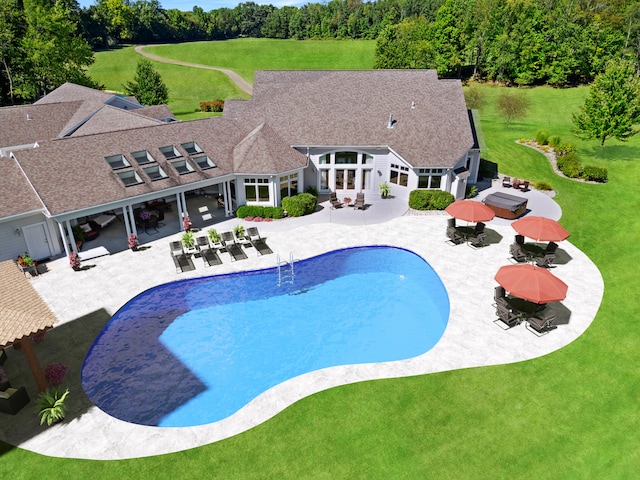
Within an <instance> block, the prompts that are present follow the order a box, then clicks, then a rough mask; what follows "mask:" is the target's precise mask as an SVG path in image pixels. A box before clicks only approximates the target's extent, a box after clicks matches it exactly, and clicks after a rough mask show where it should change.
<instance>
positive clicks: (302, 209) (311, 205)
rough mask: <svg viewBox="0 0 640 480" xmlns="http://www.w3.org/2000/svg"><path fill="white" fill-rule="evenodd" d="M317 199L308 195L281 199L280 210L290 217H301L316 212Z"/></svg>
mask: <svg viewBox="0 0 640 480" xmlns="http://www.w3.org/2000/svg"><path fill="white" fill-rule="evenodd" d="M317 202H318V199H317V198H316V197H314V196H313V195H311V194H310V193H299V194H298V195H295V196H293V197H285V198H283V199H282V208H284V209H285V210H286V211H287V214H288V215H289V216H290V217H301V216H302V215H307V214H309V213H313V212H314V211H315V210H316V204H317Z"/></svg>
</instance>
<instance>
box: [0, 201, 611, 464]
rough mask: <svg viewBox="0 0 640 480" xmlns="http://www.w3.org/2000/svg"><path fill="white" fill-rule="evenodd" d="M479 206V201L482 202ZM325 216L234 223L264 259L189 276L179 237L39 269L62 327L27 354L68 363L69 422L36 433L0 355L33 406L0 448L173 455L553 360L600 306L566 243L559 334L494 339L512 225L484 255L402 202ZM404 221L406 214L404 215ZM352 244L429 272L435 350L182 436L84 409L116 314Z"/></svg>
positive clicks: (359, 368) (307, 385)
mask: <svg viewBox="0 0 640 480" xmlns="http://www.w3.org/2000/svg"><path fill="white" fill-rule="evenodd" d="M482 194H483V195H482V196H484V195H486V194H488V192H486V191H485V192H482ZM524 195H526V196H527V197H528V198H529V208H530V209H531V212H530V214H536V215H545V216H549V217H552V218H560V215H561V211H560V209H559V207H558V206H557V205H556V204H555V202H553V201H552V200H551V199H550V198H549V197H548V196H545V195H544V194H542V193H540V192H535V191H532V192H528V193H527V194H524ZM323 206H324V207H325V208H324V209H323V210H322V211H321V212H318V213H317V214H313V215H311V216H308V217H304V218H300V219H288V220H282V221H277V222H271V223H252V222H244V224H245V225H247V226H257V227H258V228H259V230H260V233H261V234H262V235H263V236H264V237H266V238H267V243H268V244H269V246H270V247H271V248H272V249H273V251H274V252H275V254H274V255H265V256H257V253H256V252H255V250H254V249H253V248H248V249H247V254H248V256H249V258H248V259H247V260H242V261H238V262H233V263H232V262H231V261H230V259H229V256H228V254H222V256H221V258H222V259H223V264H222V265H219V266H216V267H209V268H204V266H203V263H202V261H201V259H199V258H196V259H195V261H194V264H195V265H196V269H195V270H193V271H190V272H185V273H182V274H176V271H175V267H174V265H173V262H172V261H171V258H170V254H169V242H170V241H173V240H177V239H178V238H179V236H180V235H179V234H174V235H172V236H169V237H164V238H161V239H158V240H155V241H153V242H150V243H149V244H146V245H145V246H147V247H149V248H148V249H146V250H144V251H141V252H131V251H124V252H121V253H118V254H114V255H109V256H103V257H98V258H94V259H91V260H88V261H86V262H84V264H85V265H95V266H94V267H92V268H90V269H88V270H86V271H82V272H74V271H73V270H71V269H70V268H69V266H68V261H67V259H66V258H61V259H58V260H54V261H52V262H50V263H48V264H47V269H48V271H47V272H46V273H44V274H42V275H39V276H38V277H34V278H33V279H32V284H33V286H34V287H35V288H36V290H38V292H39V293H40V294H41V296H42V297H43V298H44V299H45V301H46V302H47V303H48V304H49V306H50V307H51V308H52V310H53V311H54V313H55V314H56V315H57V316H58V318H59V319H60V324H59V325H58V326H56V328H54V329H53V330H52V331H50V332H48V333H47V338H46V339H45V341H44V342H43V343H42V344H40V345H36V347H35V348H36V352H37V355H38V358H39V359H40V362H41V364H42V365H43V366H44V365H46V364H47V363H48V362H51V361H64V362H65V363H68V364H69V368H70V370H69V374H68V381H67V382H66V383H67V384H68V385H69V387H70V389H71V394H70V399H69V413H68V415H67V418H66V419H65V420H64V421H63V422H62V423H60V424H57V425H54V426H52V427H46V426H40V425H39V421H38V418H37V416H36V415H35V414H34V411H33V409H34V400H35V397H36V396H37V391H36V389H35V384H34V381H33V379H32V377H31V375H30V373H29V371H28V366H27V365H26V361H25V360H24V356H23V355H22V353H21V352H20V351H16V350H14V349H11V348H9V349H7V354H8V357H9V358H8V360H7V362H6V363H5V365H4V368H5V371H6V372H7V374H8V375H9V378H10V380H11V382H12V384H13V385H14V386H16V385H17V386H20V385H23V384H24V385H25V386H26V387H27V389H28V390H29V394H30V396H31V398H32V402H31V403H30V404H29V405H28V406H27V407H25V408H24V409H22V411H20V412H19V413H18V414H17V415H15V416H8V415H2V422H1V426H0V439H2V440H3V441H5V442H7V443H9V444H12V445H15V446H18V447H20V448H23V449H26V450H31V451H33V452H37V453H40V454H44V455H49V456H56V457H65V458H86V459H125V458H135V457H144V456H150V455H158V454H163V453H170V452H176V451H180V450H185V449H189V448H194V447H198V446H201V445H205V444H208V443H212V442H215V441H218V440H222V439H224V438H227V437H230V436H233V435H235V434H238V433H240V432H243V431H246V430H248V429H250V428H252V427H254V426H256V425H258V424H260V423H263V422H264V421H266V420H268V419H269V418H271V417H273V416H274V415H276V414H277V413H279V412H280V411H282V410H283V409H284V408H286V407H288V406H289V405H291V404H292V403H294V402H296V401H297V400H299V399H301V398H304V397H306V396H309V395H311V394H313V393H315V392H318V391H321V390H324V389H327V388H331V387H334V386H339V385H343V384H347V383H353V382H358V381H363V380H370V379H379V378H391V377H402V376H408V375H420V374H426V373H434V372H442V371H447V370H455V369H460V368H469V367H478V366H486V365H496V364H505V363H511V362H518V361H523V360H527V359H532V358H536V357H539V356H542V355H546V354H548V353H551V352H553V351H555V350H558V349H560V348H562V347H564V346H565V345H567V344H569V343H571V342H572V341H574V340H575V339H576V338H578V337H579V336H580V335H581V334H582V333H583V332H584V331H585V330H586V329H587V328H588V326H589V325H590V324H591V322H592V320H593V318H594V317H595V315H596V313H597V310H598V308H599V306H600V302H601V299H602V295H603V292H604V284H603V280H602V277H601V275H600V272H599V271H598V269H597V268H596V266H595V265H594V264H593V263H592V262H591V261H590V260H589V259H588V258H587V257H586V255H584V254H583V253H582V252H581V251H580V250H578V249H577V248H576V247H574V246H573V245H572V244H571V243H570V242H568V241H564V242H561V243H560V251H561V252H562V256H563V258H564V260H565V262H564V263H563V264H560V265H558V266H557V267H556V268H554V269H553V273H554V274H555V275H557V276H558V277H560V278H561V279H562V280H564V281H565V282H566V283H567V284H568V285H569V291H568V294H567V297H566V299H565V300H564V301H563V302H562V303H563V305H564V306H566V307H567V308H568V309H569V310H570V311H571V318H570V321H569V323H568V324H566V325H560V326H559V327H558V328H557V329H556V330H553V331H552V332H550V333H549V334H547V335H544V336H542V337H538V336H536V335H534V334H533V333H531V332H530V331H529V330H527V329H526V328H525V325H524V324H521V325H519V326H517V327H514V328H512V329H510V330H503V329H502V328H500V327H499V326H498V325H497V324H495V323H494V321H495V319H496V316H495V310H494V308H493V306H492V303H493V289H494V287H495V286H496V285H497V284H496V282H495V280H494V279H493V277H494V275H495V273H496V272H497V270H498V268H499V267H501V266H503V265H507V264H509V260H508V259H509V256H510V255H509V245H510V244H511V243H512V241H513V236H514V233H515V232H514V230H513V229H512V228H511V226H510V222H505V221H504V220H502V219H496V220H494V221H492V222H488V223H487V229H488V231H489V234H490V240H491V242H492V243H491V244H489V245H488V246H486V247H484V248H482V249H477V250H476V249H473V248H470V247H468V246H467V245H464V244H463V245H457V246H453V245H451V244H449V243H446V238H445V230H446V218H448V216H447V215H446V214H442V213H432V214H428V215H408V214H404V213H406V203H405V204H404V205H402V202H394V201H379V200H376V201H374V202H372V205H371V206H370V207H369V209H368V210H367V211H365V212H364V213H363V212H361V211H355V210H352V209H350V208H343V209H339V210H331V209H329V208H327V205H326V204H324V205H323ZM403 214H404V215H403ZM238 223H241V221H240V220H239V219H230V220H227V221H225V222H223V223H220V224H217V225H216V229H217V230H218V231H219V232H220V231H225V230H227V229H228V230H230V229H231V228H233V226H234V225H236V224H238ZM358 245H392V246H397V247H401V248H406V249H408V250H411V251H414V252H416V253H417V254H419V255H420V256H422V257H423V258H424V259H425V260H427V261H428V262H429V264H430V265H431V266H432V267H433V268H434V269H435V270H436V272H438V274H439V275H440V278H441V279H442V282H443V283H444V285H445V287H446V289H447V292H448V294H449V299H450V305H451V313H450V317H449V323H448V325H447V328H446V330H445V333H444V335H443V337H442V339H441V340H440V341H439V342H438V344H437V345H436V346H435V347H434V348H433V349H431V350H430V351H428V352H426V353H425V354H423V355H420V356H418V357H415V358H412V359H409V360H403V361H396V362H388V363H382V364H362V365H347V366H340V367H331V368H326V369H323V370H320V371H316V372H311V373H308V374H305V375H301V376H299V377H296V378H293V379H290V380H288V381H286V382H284V383H282V384H280V385H277V386H276V387H273V388H271V389H270V390H268V391H267V392H265V393H264V394H262V395H261V396H260V397H258V398H256V399H255V400H254V401H252V402H251V403H250V404H248V405H247V406H245V407H244V408H243V409H241V410H240V411H238V412H237V413H236V414H234V415H232V416H231V417H228V418H227V419H225V420H222V421H220V422H216V423H213V424H209V425H203V426H197V427H187V428H158V427H148V426H140V425H133V424H129V423H126V422H123V421H120V420H117V419H115V418H113V417H111V416H109V415H107V414H105V413H104V412H102V411H101V410H99V409H98V408H97V407H95V406H93V405H92V404H91V402H90V401H89V400H88V399H87V398H86V396H85V395H84V393H83V392H82V388H81V386H80V378H79V374H80V369H81V366H82V365H81V364H82V360H83V358H84V355H85V354H86V352H87V350H88V348H89V347H90V346H91V343H92V342H93V340H94V338H95V336H96V335H97V333H98V332H99V331H100V329H101V328H102V326H104V324H105V323H106V322H107V321H108V320H109V318H110V316H111V315H113V314H114V313H115V312H116V311H117V310H118V308H120V307H121V306H123V305H124V304H125V303H126V302H127V301H128V300H130V299H131V298H132V297H134V296H135V295H137V294H139V293H141V292H142V291H144V290H146V289H148V288H150V287H153V286H155V285H158V284H160V283H164V282H169V281H174V280H178V279H182V278H189V277H197V276H203V275H214V274H219V273H228V272H232V271H243V270H252V269H259V268H271V267H274V266H275V263H276V254H279V255H280V257H281V258H283V259H287V258H288V257H289V254H290V252H291V253H292V254H293V256H294V258H296V259H303V258H308V257H311V256H315V255H318V254H321V253H325V252H328V251H331V250H335V249H338V248H346V247H352V246H358Z"/></svg>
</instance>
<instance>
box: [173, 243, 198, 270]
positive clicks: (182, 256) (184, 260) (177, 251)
mask: <svg viewBox="0 0 640 480" xmlns="http://www.w3.org/2000/svg"><path fill="white" fill-rule="evenodd" d="M169 249H170V250H171V258H172V259H173V264H174V265H175V267H176V273H182V272H184V271H185V270H187V271H189V270H195V268H196V267H195V265H193V262H192V261H191V255H188V254H186V253H184V250H183V248H182V242H171V243H170V244H169Z"/></svg>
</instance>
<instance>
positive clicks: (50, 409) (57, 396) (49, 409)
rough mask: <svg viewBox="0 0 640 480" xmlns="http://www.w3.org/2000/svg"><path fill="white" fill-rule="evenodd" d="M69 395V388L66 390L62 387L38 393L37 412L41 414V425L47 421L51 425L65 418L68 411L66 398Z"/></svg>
mask: <svg viewBox="0 0 640 480" xmlns="http://www.w3.org/2000/svg"><path fill="white" fill-rule="evenodd" d="M67 395H69V389H66V390H65V391H64V392H63V391H62V389H60V388H57V387H56V388H53V389H47V390H45V391H44V392H41V393H40V394H39V395H38V398H37V400H36V412H37V413H38V415H39V416H40V425H42V424H44V423H45V422H47V425H49V426H51V425H52V424H54V423H57V422H60V421H61V420H64V417H65V415H66V413H67V406H66V405H65V403H64V402H65V400H66V398H67Z"/></svg>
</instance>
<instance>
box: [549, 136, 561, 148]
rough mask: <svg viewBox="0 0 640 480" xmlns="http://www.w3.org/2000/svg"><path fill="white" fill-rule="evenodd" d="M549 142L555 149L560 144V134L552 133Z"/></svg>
mask: <svg viewBox="0 0 640 480" xmlns="http://www.w3.org/2000/svg"><path fill="white" fill-rule="evenodd" d="M548 143H549V145H551V148H553V149H554V150H555V149H556V148H557V147H558V145H560V135H551V136H550V137H549V141H548Z"/></svg>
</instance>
